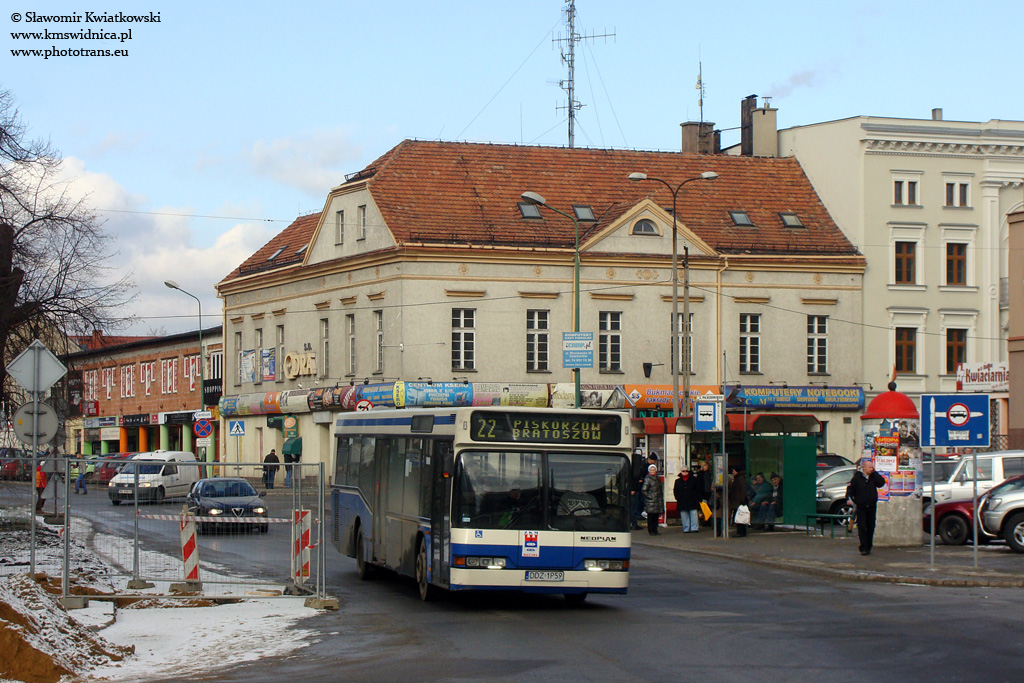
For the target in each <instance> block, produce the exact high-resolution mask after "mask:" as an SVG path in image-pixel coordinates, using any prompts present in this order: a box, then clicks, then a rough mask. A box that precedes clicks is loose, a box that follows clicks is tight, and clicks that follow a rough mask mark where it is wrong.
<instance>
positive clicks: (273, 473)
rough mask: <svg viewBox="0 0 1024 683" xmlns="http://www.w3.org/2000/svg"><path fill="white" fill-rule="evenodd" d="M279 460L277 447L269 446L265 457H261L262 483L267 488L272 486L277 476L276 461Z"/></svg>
mask: <svg viewBox="0 0 1024 683" xmlns="http://www.w3.org/2000/svg"><path fill="white" fill-rule="evenodd" d="M279 462H281V460H280V459H279V458H278V457H277V449H276V448H271V449H270V452H269V453H267V457H265V458H263V483H264V485H266V487H267V488H268V489H272V488H274V480H275V479H276V478H277V468H278V467H280V465H278V463H279Z"/></svg>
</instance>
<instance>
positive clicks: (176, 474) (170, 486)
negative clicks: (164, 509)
mask: <svg viewBox="0 0 1024 683" xmlns="http://www.w3.org/2000/svg"><path fill="white" fill-rule="evenodd" d="M194 462H196V456H195V455H193V454H192V453H189V452H188V451H152V452H149V453H139V454H138V455H136V456H134V457H133V458H132V459H131V460H129V461H128V462H127V463H125V465H124V467H122V468H121V471H120V472H118V473H117V475H116V476H115V477H114V478H113V479H111V480H110V483H109V484H107V496H109V497H110V502H111V503H113V504H114V505H120V504H121V501H122V500H127V501H133V500H135V471H136V470H138V473H139V475H138V476H139V500H140V501H141V500H149V501H154V502H157V503H160V502H162V501H163V500H164V499H165V498H175V497H185V496H186V495H188V492H189V490H191V488H192V484H194V483H195V482H196V481H198V480H199V479H200V478H201V474H200V472H199V467H196V466H195V465H184V466H181V465H178V464H176V463H194Z"/></svg>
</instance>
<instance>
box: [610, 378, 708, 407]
mask: <svg viewBox="0 0 1024 683" xmlns="http://www.w3.org/2000/svg"><path fill="white" fill-rule="evenodd" d="M624 389H625V392H626V396H627V397H629V400H630V401H632V402H633V405H634V406H635V407H637V408H645V409H653V410H671V409H672V385H671V384H627V385H625V387H624ZM679 391H680V397H679V399H680V400H679V404H680V405H682V403H683V397H682V395H681V393H682V391H683V388H682V387H679ZM721 395H722V389H721V387H717V386H714V385H711V384H691V385H690V404H691V405H692V404H693V401H694V400H695V399H698V398H700V397H702V396H721Z"/></svg>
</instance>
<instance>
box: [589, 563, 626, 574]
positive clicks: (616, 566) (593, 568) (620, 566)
mask: <svg viewBox="0 0 1024 683" xmlns="http://www.w3.org/2000/svg"><path fill="white" fill-rule="evenodd" d="M583 568H584V569H586V570H587V571H588V572H603V571H613V572H621V571H624V570H626V569H629V560H583Z"/></svg>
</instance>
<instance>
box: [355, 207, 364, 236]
mask: <svg viewBox="0 0 1024 683" xmlns="http://www.w3.org/2000/svg"><path fill="white" fill-rule="evenodd" d="M356 219H357V220H358V225H357V229H358V230H359V239H361V240H365V239H366V204H363V205H362V206H360V207H359V208H358V209H357V210H356Z"/></svg>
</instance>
